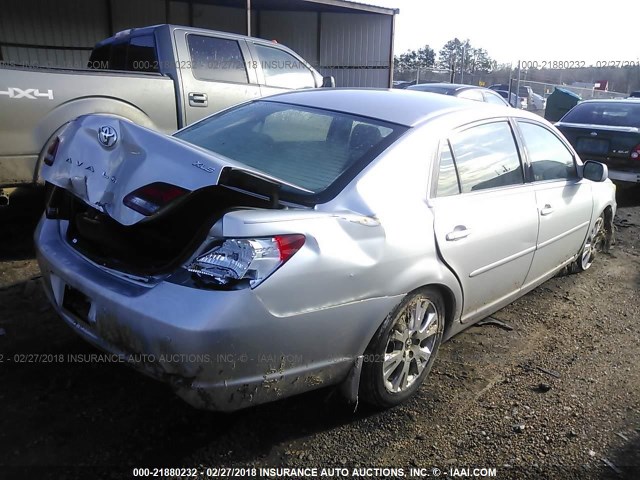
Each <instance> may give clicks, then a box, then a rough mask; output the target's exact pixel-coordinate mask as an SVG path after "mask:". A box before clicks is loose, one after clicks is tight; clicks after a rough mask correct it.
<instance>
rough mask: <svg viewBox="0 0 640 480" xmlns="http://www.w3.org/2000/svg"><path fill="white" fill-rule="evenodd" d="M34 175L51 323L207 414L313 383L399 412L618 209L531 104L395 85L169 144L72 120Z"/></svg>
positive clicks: (148, 134) (576, 260)
mask: <svg viewBox="0 0 640 480" xmlns="http://www.w3.org/2000/svg"><path fill="white" fill-rule="evenodd" d="M42 176H43V178H44V179H45V180H46V182H47V189H48V203H47V208H46V214H45V216H44V217H43V219H42V221H41V222H40V224H39V226H38V228H37V231H36V234H35V236H36V245H37V255H38V261H39V263H40V267H41V269H42V274H43V280H44V286H45V289H46V292H47V295H48V297H49V299H50V300H51V302H52V304H53V305H54V307H55V309H56V311H57V312H58V314H59V315H60V316H61V317H62V318H63V319H64V321H65V322H66V323H67V324H68V325H70V326H71V328H73V329H74V330H75V331H76V332H77V333H78V334H79V335H81V336H82V337H83V338H85V339H86V340H87V341H89V342H91V343H92V344H94V345H95V346H97V347H99V348H100V349H103V350H105V351H107V352H110V354H112V355H114V356H117V358H118V359H121V360H125V361H127V362H129V363H130V364H131V365H132V366H133V367H135V368H137V369H139V370H140V371H142V372H144V373H146V374H149V375H151V376H153V377H155V378H158V379H161V380H163V381H166V382H167V383H169V384H170V385H171V386H172V387H173V388H174V390H175V391H176V392H177V393H178V395H180V396H181V397H182V398H183V399H185V400H186V401H187V402H189V403H190V404H192V405H194V406H197V407H200V408H207V409H213V410H222V411H230V410H235V409H239V408H244V407H247V406H250V405H255V404H258V403H262V402H267V401H272V400H276V399H279V398H283V397H286V396H290V395H294V394H297V393H300V392H304V391H308V390H312V389H316V388H319V387H323V386H330V385H332V386H338V387H339V388H340V390H341V392H343V393H344V395H346V396H347V398H349V399H350V400H352V401H356V400H357V399H358V398H360V399H361V400H364V401H366V402H368V403H370V404H374V405H377V406H381V407H390V406H393V405H396V404H399V403H401V402H402V401H404V400H406V399H407V398H408V397H410V396H411V395H412V394H414V393H415V392H416V390H417V389H418V388H419V387H420V385H421V384H422V383H423V381H424V379H425V377H426V376H427V374H428V372H429V370H430V369H431V367H432V364H433V362H434V360H435V358H436V354H437V352H438V347H439V346H440V344H441V343H442V342H443V341H444V340H446V339H448V338H450V337H452V336H453V335H455V334H456V333H458V332H460V331H461V330H463V329H464V328H466V327H468V326H470V325H472V324H473V323H474V322H475V321H477V320H480V319H482V318H483V317H486V316H487V315H489V314H491V313H493V312H495V311H496V310H498V309H500V308H502V307H504V306H505V305H507V304H508V303H510V302H512V301H513V300H515V299H516V298H518V297H520V296H521V295H524V294H525V293H526V292H528V291H530V290H531V289H533V288H535V287H536V286H537V285H540V284H541V283H542V282H544V281H545V280H547V279H548V278H550V277H552V276H553V275H555V274H556V273H558V272H559V271H560V270H562V269H565V268H566V269H569V270H573V271H580V270H584V269H587V268H589V266H590V265H591V263H592V262H593V259H594V257H595V255H596V253H597V252H598V251H599V250H602V249H604V248H607V247H608V246H609V244H610V242H611V238H612V233H613V226H612V223H613V216H614V214H615V209H616V204H615V195H614V194H615V188H614V186H613V184H612V183H611V182H610V181H609V180H607V170H606V167H605V166H603V165H601V164H599V163H596V162H585V163H584V164H583V162H582V161H581V160H580V158H579V157H578V155H576V153H575V151H574V150H573V148H572V147H571V145H570V144H569V143H567V141H566V140H565V139H564V137H563V136H562V135H561V134H560V133H559V132H558V131H557V130H556V129H555V127H553V126H552V125H551V124H549V123H548V122H546V121H545V120H543V119H541V118H540V117H539V116H536V115H533V114H529V113H527V112H523V111H520V110H515V109H511V108H507V107H500V106H492V105H486V104H481V103H475V102H468V101H465V100H460V99H457V98H453V97H449V96H444V95H437V94H429V93H422V92H407V91H384V90H350V89H344V90H343V89H332V90H322V91H301V92H296V93H287V94H283V95H278V96H274V97H270V98H268V99H261V100H257V101H253V102H250V103H245V104H243V105H240V106H236V107H233V108H231V109H228V110H226V111H224V112H222V113H219V114H216V115H214V116H211V117H208V118H206V119H204V120H202V121H200V122H198V123H195V124H193V125H191V126H189V127H187V128H185V129H183V130H180V131H178V132H177V133H175V134H174V135H172V136H164V135H161V134H159V133H156V132H153V131H150V130H148V129H145V128H143V127H140V126H137V125H134V124H132V123H129V122H127V121H125V120H123V119H121V118H117V117H114V116H105V115H89V116H84V117H80V118H78V119H77V120H75V121H74V122H72V123H71V124H70V125H69V126H68V127H67V128H66V129H65V130H64V131H63V132H62V133H61V134H60V136H59V137H58V139H57V140H56V141H55V142H53V143H52V144H51V146H50V148H49V150H48V152H46V157H45V161H44V166H43V170H42Z"/></svg>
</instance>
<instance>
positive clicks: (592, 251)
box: [572, 213, 607, 272]
mask: <svg viewBox="0 0 640 480" xmlns="http://www.w3.org/2000/svg"><path fill="white" fill-rule="evenodd" d="M606 240H607V232H606V231H605V226H604V213H602V214H600V216H599V217H598V218H597V219H596V221H595V223H594V224H593V227H591V230H590V231H589V234H588V235H587V238H586V240H585V241H584V245H583V246H582V250H580V255H579V256H578V259H577V260H576V261H575V262H574V265H573V268H572V270H573V271H574V272H584V271H585V270H588V269H589V267H591V265H593V261H594V260H595V258H596V256H597V254H598V253H599V252H601V251H602V250H603V249H604V245H605V244H606Z"/></svg>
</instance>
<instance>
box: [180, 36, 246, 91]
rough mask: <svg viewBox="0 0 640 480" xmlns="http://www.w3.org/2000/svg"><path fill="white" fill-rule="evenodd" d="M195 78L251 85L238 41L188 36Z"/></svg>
mask: <svg viewBox="0 0 640 480" xmlns="http://www.w3.org/2000/svg"><path fill="white" fill-rule="evenodd" d="M187 44H188V46H189V54H190V56H191V65H190V66H191V67H192V69H193V76H194V77H195V78H197V79H198V80H205V81H212V82H230V83H249V78H248V76H247V68H246V63H245V60H244V57H243V56H242V51H241V49H240V45H239V44H238V42H237V41H236V40H229V39H227V38H218V37H209V36H205V35H188V36H187Z"/></svg>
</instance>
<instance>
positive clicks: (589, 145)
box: [576, 138, 609, 155]
mask: <svg viewBox="0 0 640 480" xmlns="http://www.w3.org/2000/svg"><path fill="white" fill-rule="evenodd" d="M576 150H578V152H581V153H591V154H594V155H606V154H607V153H609V140H604V139H601V138H578V143H577V145H576Z"/></svg>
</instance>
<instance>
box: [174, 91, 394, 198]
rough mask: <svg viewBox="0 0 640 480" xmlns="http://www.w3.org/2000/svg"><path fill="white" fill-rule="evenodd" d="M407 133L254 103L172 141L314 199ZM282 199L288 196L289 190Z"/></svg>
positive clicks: (313, 111) (333, 114)
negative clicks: (232, 162) (251, 170)
mask: <svg viewBox="0 0 640 480" xmlns="http://www.w3.org/2000/svg"><path fill="white" fill-rule="evenodd" d="M405 130H406V127H403V126H399V125H395V124H389V123H386V122H383V121H380V120H372V119H369V118H363V117H358V116H354V115H349V114H345V113H339V112H334V111H328V110H322V109H316V108H308V107H302V106H298V105H290V104H285V103H276V102H265V101H256V102H253V103H250V104H246V105H242V106H240V107H236V108H234V109H232V110H227V111H226V112H223V113H221V114H218V115H214V116H212V117H209V118H207V119H205V120H202V121H201V122H198V123H195V124H194V125H192V126H190V127H188V128H186V129H184V130H181V131H179V132H177V133H176V134H175V136H176V137H177V138H180V139H182V140H185V141H187V142H189V143H192V144H194V145H197V146H199V147H202V148H205V149H207V150H210V151H212V152H215V153H217V154H219V155H224V156H225V157H227V158H230V159H232V160H235V161H237V162H240V163H243V164H245V165H247V166H249V167H252V168H254V169H256V170H260V171H262V172H264V173H266V174H268V175H271V176H273V177H277V178H279V179H280V180H284V181H285V182H288V183H291V184H294V185H296V186H298V187H300V188H302V189H304V191H306V193H303V195H312V196H313V195H316V194H319V193H321V192H324V191H328V190H329V189H330V188H331V187H332V186H335V185H336V184H338V183H341V182H337V180H338V179H342V180H345V177H346V178H347V181H349V180H350V179H351V178H353V176H355V174H357V172H358V171H360V170H361V169H362V168H363V167H364V166H365V165H366V164H368V163H369V162H370V161H371V160H372V159H373V158H375V157H376V156H377V155H378V154H379V153H380V152H381V151H382V150H383V149H384V148H386V147H387V146H388V145H390V144H391V143H392V142H393V141H394V140H395V139H396V138H397V137H398V136H399V135H401V134H402V133H403V132H404V131H405ZM289 190H291V189H289ZM282 193H284V194H285V195H286V193H287V187H283V192H282ZM290 193H292V194H294V195H297V194H300V193H301V191H299V190H291V191H290ZM336 193H337V192H336Z"/></svg>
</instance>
